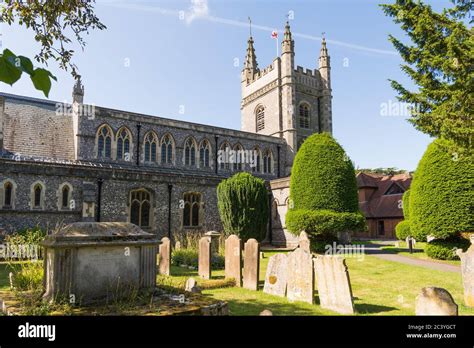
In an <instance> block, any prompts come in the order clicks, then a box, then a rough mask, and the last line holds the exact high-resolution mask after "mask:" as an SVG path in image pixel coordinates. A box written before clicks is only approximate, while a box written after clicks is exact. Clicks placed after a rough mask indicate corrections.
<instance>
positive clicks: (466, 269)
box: [457, 240, 474, 307]
mask: <svg viewBox="0 0 474 348" xmlns="http://www.w3.org/2000/svg"><path fill="white" fill-rule="evenodd" d="M473 242H474V241H473V240H471V243H473ZM457 254H458V256H459V258H460V259H461V274H462V281H463V285H464V303H465V304H466V306H468V307H474V244H471V246H470V247H469V249H468V250H467V251H466V252H465V253H463V252H462V249H458V250H457Z"/></svg>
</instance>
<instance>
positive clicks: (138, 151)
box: [137, 123, 142, 167]
mask: <svg viewBox="0 0 474 348" xmlns="http://www.w3.org/2000/svg"><path fill="white" fill-rule="evenodd" d="M141 128H142V125H141V124H140V123H137V167H140V130H141Z"/></svg>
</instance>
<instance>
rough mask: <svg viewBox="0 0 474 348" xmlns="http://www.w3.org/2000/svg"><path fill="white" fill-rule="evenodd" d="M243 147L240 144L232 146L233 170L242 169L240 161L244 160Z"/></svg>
mask: <svg viewBox="0 0 474 348" xmlns="http://www.w3.org/2000/svg"><path fill="white" fill-rule="evenodd" d="M244 159H245V158H244V149H243V148H242V146H241V145H240V144H237V145H235V146H234V165H233V167H234V168H233V169H234V171H241V170H242V167H243V166H242V162H243V161H244Z"/></svg>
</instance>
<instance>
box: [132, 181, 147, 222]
mask: <svg viewBox="0 0 474 348" xmlns="http://www.w3.org/2000/svg"><path fill="white" fill-rule="evenodd" d="M150 202H151V201H150V193H149V192H148V191H147V190H144V189H140V190H135V191H132V192H130V222H131V223H132V224H135V225H137V226H140V227H149V226H150V215H151V203H150Z"/></svg>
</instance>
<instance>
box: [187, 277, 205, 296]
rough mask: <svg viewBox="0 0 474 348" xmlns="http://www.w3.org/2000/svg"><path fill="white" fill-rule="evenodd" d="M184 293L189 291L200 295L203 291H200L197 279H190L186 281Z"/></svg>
mask: <svg viewBox="0 0 474 348" xmlns="http://www.w3.org/2000/svg"><path fill="white" fill-rule="evenodd" d="M184 291H188V292H192V293H200V292H201V289H199V287H198V286H197V282H196V279H194V278H188V280H186V285H185V288H184Z"/></svg>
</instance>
